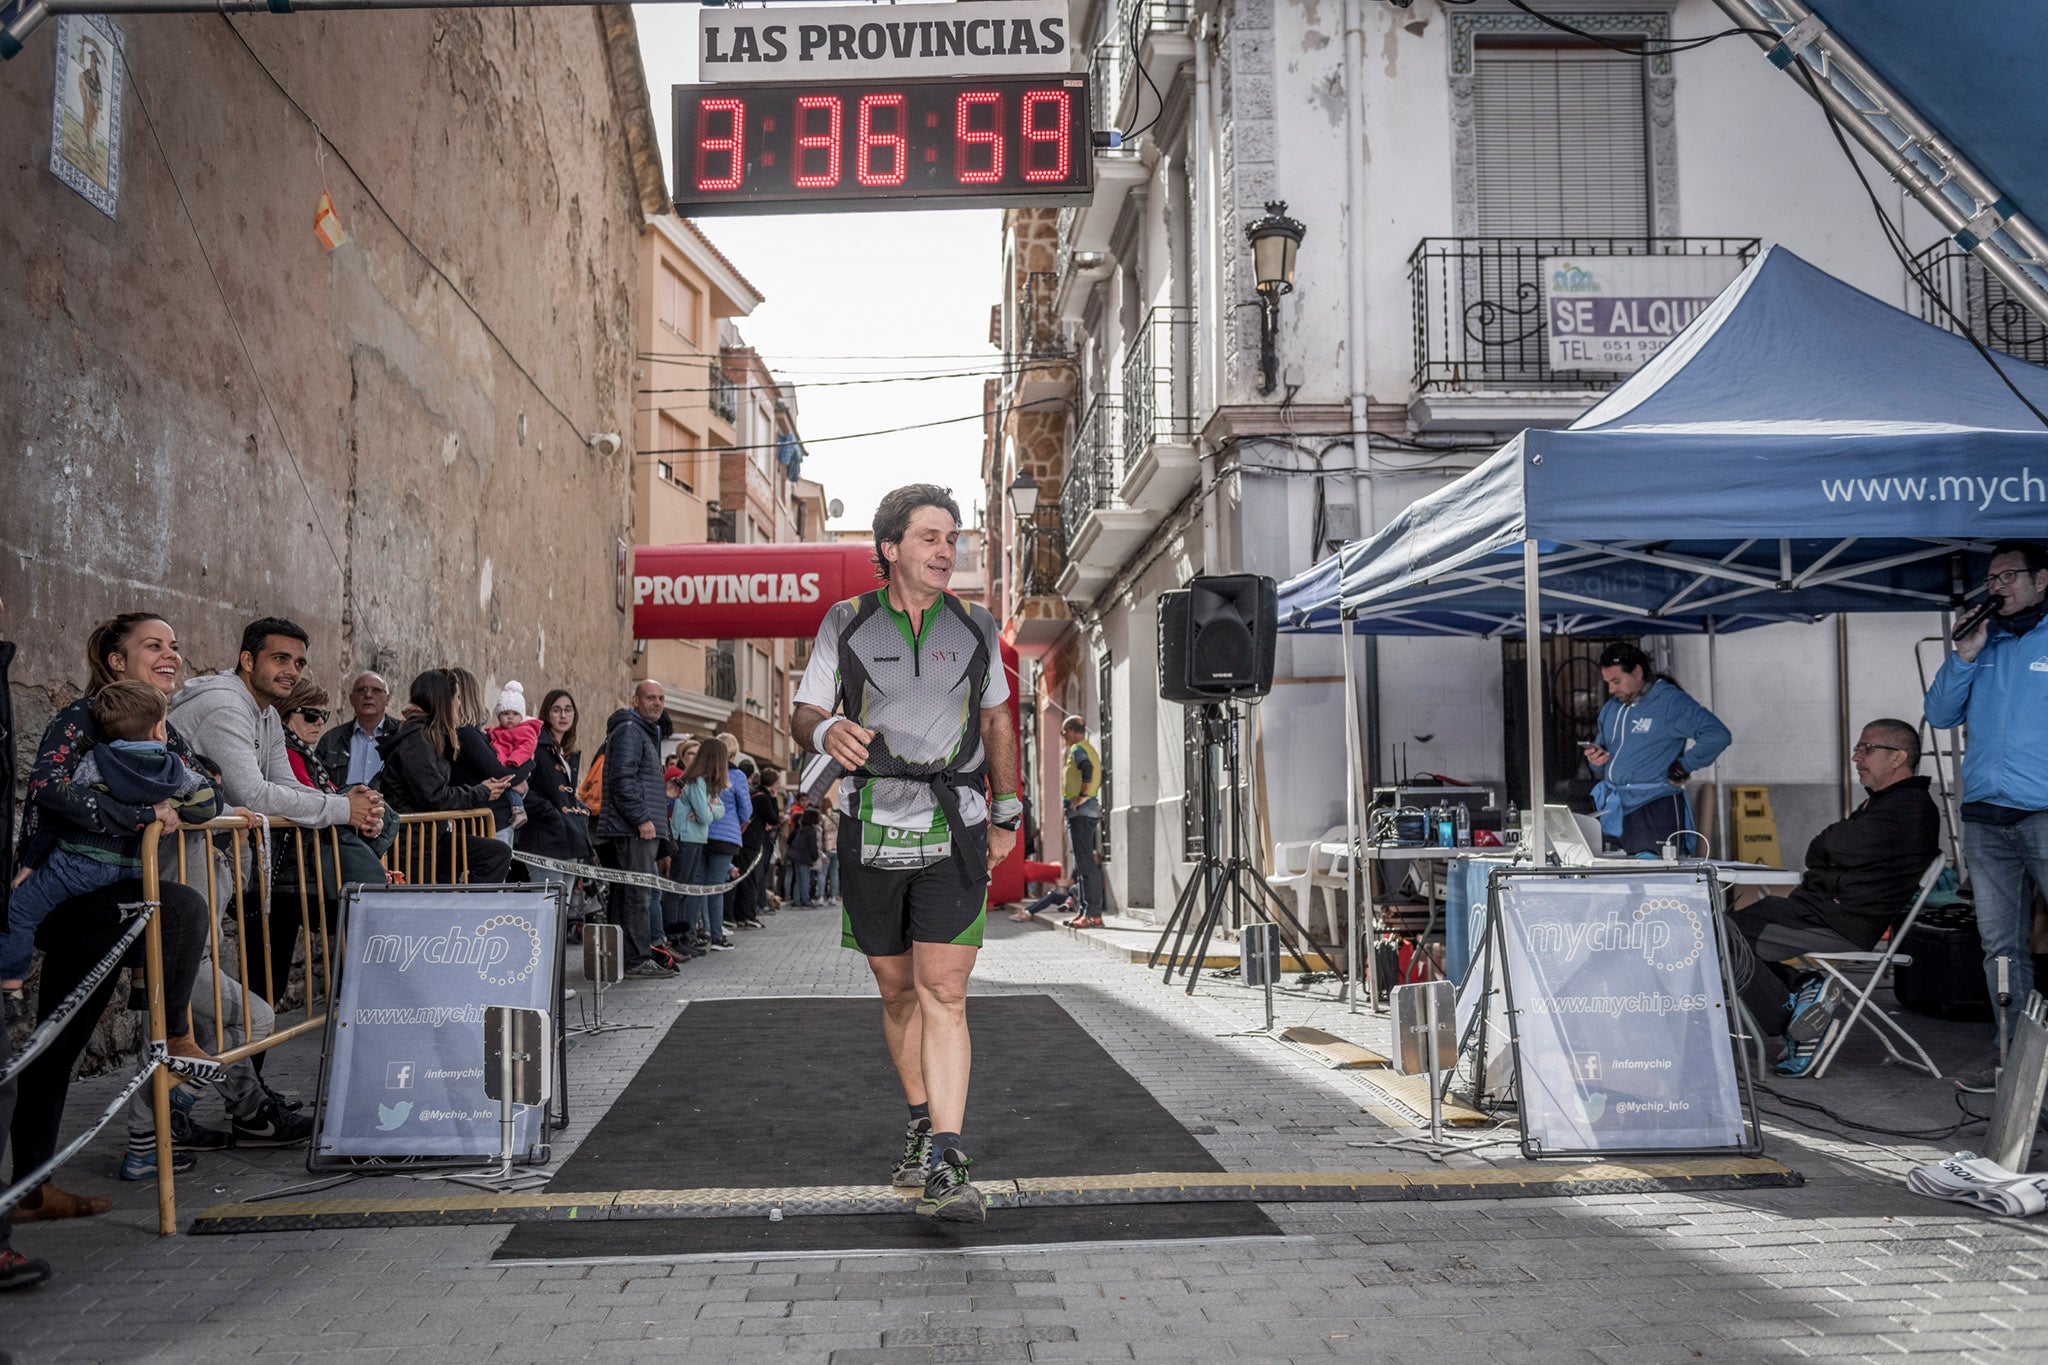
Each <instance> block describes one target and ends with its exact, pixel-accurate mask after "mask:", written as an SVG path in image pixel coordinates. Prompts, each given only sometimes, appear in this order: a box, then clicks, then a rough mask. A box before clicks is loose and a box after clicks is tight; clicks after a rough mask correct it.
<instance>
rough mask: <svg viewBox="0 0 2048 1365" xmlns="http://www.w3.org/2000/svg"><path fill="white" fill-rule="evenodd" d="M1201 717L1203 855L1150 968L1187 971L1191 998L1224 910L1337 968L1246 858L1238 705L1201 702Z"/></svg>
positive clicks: (1169, 972)
mask: <svg viewBox="0 0 2048 1365" xmlns="http://www.w3.org/2000/svg"><path fill="white" fill-rule="evenodd" d="M1200 717H1201V726H1202V782H1201V792H1200V799H1201V802H1202V816H1201V820H1202V856H1201V858H1200V860H1199V861H1198V862H1197V863H1196V865H1195V875H1194V876H1193V877H1191V878H1190V879H1189V880H1188V884H1187V885H1186V886H1185V887H1183V888H1181V893H1180V898H1179V899H1178V900H1177V901H1175V902H1174V906H1173V913H1172V914H1171V915H1169V916H1168V917H1167V920H1166V925H1165V927H1164V928H1162V929H1161V930H1160V933H1159V942H1158V943H1157V944H1156V945H1154V947H1153V949H1152V956H1151V957H1149V958H1147V959H1146V962H1145V965H1146V966H1148V967H1156V966H1158V965H1159V959H1160V957H1161V956H1162V955H1163V956H1164V957H1165V958H1166V970H1165V972H1164V973H1163V974H1162V976H1161V979H1162V980H1164V981H1172V980H1173V973H1174V969H1175V968H1176V967H1178V966H1182V965H1185V966H1186V968H1187V993H1188V994H1189V995H1193V994H1194V993H1195V982H1196V981H1197V980H1199V979H1200V977H1201V974H1202V963H1203V962H1204V961H1205V960H1206V959H1207V957H1208V955H1209V942H1210V940H1211V939H1212V938H1213V937H1214V936H1215V933H1216V926H1217V925H1218V924H1220V923H1221V922H1222V921H1223V915H1224V912H1225V911H1226V910H1237V911H1240V912H1242V913H1241V914H1240V915H1239V916H1238V920H1239V922H1240V923H1242V922H1245V921H1246V920H1249V919H1252V918H1257V919H1259V920H1263V921H1265V922H1266V923H1268V924H1275V925H1278V924H1285V925H1286V926H1287V928H1288V929H1289V930H1291V931H1292V932H1293V934H1294V936H1295V941H1296V942H1297V943H1305V944H1307V946H1308V947H1309V948H1310V949H1312V950H1314V951H1315V952H1316V953H1317V954H1318V955H1319V956H1320V957H1321V958H1322V959H1323V961H1324V962H1325V963H1334V962H1336V960H1337V959H1336V958H1335V956H1333V955H1332V953H1331V952H1330V950H1329V949H1326V948H1325V947H1324V946H1323V945H1322V944H1321V943H1319V942H1318V941H1317V940H1316V937H1315V935H1314V934H1313V933H1311V932H1310V930H1309V928H1308V926H1307V925H1306V924H1304V923H1302V922H1301V921H1300V920H1298V919H1296V918H1295V916H1294V911H1293V910H1291V909H1290V908H1288V905H1287V902H1286V901H1285V900H1283V899H1282V898H1281V896H1280V893H1279V892H1278V891H1275V890H1274V889H1273V887H1272V884H1271V883H1270V882H1268V881H1267V880H1266V878H1265V875H1264V874H1263V873H1261V872H1260V871H1259V869H1258V868H1257V866H1255V865H1254V864H1253V862H1252V861H1251V859H1250V858H1249V857H1247V856H1246V855H1245V838H1244V827H1245V819H1244V795H1243V790H1244V789H1243V786H1242V784H1241V783H1240V782H1239V780H1238V779H1239V771H1240V769H1239V762H1238V735H1239V727H1240V725H1241V723H1242V717H1241V716H1240V715H1239V714H1238V711H1237V708H1236V706H1235V705H1234V704H1232V703H1228V702H1204V703H1202V705H1201V712H1200ZM1219 754H1220V755H1221V757H1222V759H1223V775H1222V783H1221V785H1222V787H1223V789H1224V790H1225V791H1227V792H1229V794H1230V796H1229V800H1230V808H1229V815H1230V819H1229V821H1228V831H1227V839H1228V844H1229V846H1228V848H1227V850H1224V851H1223V853H1221V854H1219V851H1218V845H1219V843H1220V842H1222V837H1220V836H1225V831H1224V830H1223V829H1221V828H1220V827H1221V826H1223V825H1224V824H1225V821H1224V820H1223V819H1222V814H1223V813H1222V811H1220V810H1219V809H1218V806H1219V804H1220V803H1219V801H1218V795H1217V786H1218V782H1217V778H1216V760H1217V757H1218V755H1219ZM1189 795H1190V796H1194V795H1195V793H1193V792H1190V793H1189ZM1198 907H1199V908H1198ZM1168 939H1172V940H1173V948H1172V951H1171V952H1169V951H1168V950H1167V940H1168ZM1190 942H1192V945H1193V951H1192V952H1190V953H1189V954H1188V955H1187V956H1186V957H1182V955H1181V950H1182V948H1183V947H1184V946H1186V945H1188V944H1189V943H1190Z"/></svg>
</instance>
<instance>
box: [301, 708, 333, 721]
mask: <svg viewBox="0 0 2048 1365" xmlns="http://www.w3.org/2000/svg"><path fill="white" fill-rule="evenodd" d="M298 714H299V715H300V716H301V717H303V718H304V719H305V720H306V721H308V722H309V723H311V724H313V725H325V724H326V723H327V713H326V712H325V711H322V710H321V709H320V708H319V707H317V706H301V707H300V708H299V711H298Z"/></svg>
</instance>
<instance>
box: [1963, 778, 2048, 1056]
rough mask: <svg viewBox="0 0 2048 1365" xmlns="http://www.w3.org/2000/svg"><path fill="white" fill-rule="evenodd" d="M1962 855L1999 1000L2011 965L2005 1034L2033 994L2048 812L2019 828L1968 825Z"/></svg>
mask: <svg viewBox="0 0 2048 1365" xmlns="http://www.w3.org/2000/svg"><path fill="white" fill-rule="evenodd" d="M1963 854H1964V856H1965V857H1966V858H1967V859H1968V861H1969V864H1970V886H1971V888H1972V889H1973V890H1974V891H1975V892H1976V896H1977V934H1978V936H1979V937H1981V938H1982V939H1983V940H1984V980H1985V982H1986V984H1987V985H1989V986H1990V988H1991V998H1992V999H1993V1000H1994V1001H1995V1000H1997V999H1998V958H1999V956H2000V955H2001V954H2002V955H2004V957H2005V958H2006V959H2007V961H2008V962H2009V963H2010V970H2009V971H2008V972H2007V973H2006V988H2007V989H2008V990H2010V991H2011V992H2012V1003H2013V1008H2011V1009H2009V1010H2007V1011H2006V1015H2005V1020H2006V1033H2007V1036H2010V1035H2011V1033H2012V1026H2013V1021H2014V1020H2015V1019H2016V1018H2017V1017H2018V1014H2019V1011H2020V1010H2021V1009H2023V1008H2024V1007H2025V1006H2026V1002H2027V992H2029V991H2031V990H2033V989H2034V957H2033V950H2032V940H2033V928H2034V893H2033V887H2030V886H2029V885H2028V884H2027V883H2028V879H2029V878H2030V877H2031V878H2032V881H2033V885H2034V886H2040V887H2048V811H2037V812H2035V813H2034V814H2032V815H2029V816H2028V817H2027V818H2026V819H2024V820H2022V821H2020V822H2019V823H2018V824H2016V825H1986V824H1979V823H1978V822H1976V821H1974V820H1965V821H1964V822H1963Z"/></svg>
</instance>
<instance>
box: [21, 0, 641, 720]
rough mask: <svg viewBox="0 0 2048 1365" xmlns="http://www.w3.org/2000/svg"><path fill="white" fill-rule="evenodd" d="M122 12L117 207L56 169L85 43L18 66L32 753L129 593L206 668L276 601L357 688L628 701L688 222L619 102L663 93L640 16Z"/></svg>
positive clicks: (27, 714) (24, 552) (24, 655)
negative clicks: (612, 448) (643, 314)
mask: <svg viewBox="0 0 2048 1365" xmlns="http://www.w3.org/2000/svg"><path fill="white" fill-rule="evenodd" d="M594 14H595V17H593V15H594ZM622 24H623V33H624V35H625V46H624V48H623V50H624V51H625V52H627V53H629V54H631V65H630V69H628V68H626V67H623V66H622V67H621V69H620V70H619V71H618V72H617V73H616V74H615V72H614V69H613V68H614V64H615V59H616V58H617V57H618V55H619V51H620V49H619V46H618V42H617V40H618V35H619V34H620V32H621V25H622ZM121 27H122V30H123V33H124V35H125V45H126V59H127V63H128V79H127V81H126V82H125V87H124V92H123V93H124V95H125V106H124V108H123V110H122V117H123V122H124V128H123V131H122V136H121V147H120V151H121V163H122V165H121V186H120V203H119V213H118V217H117V218H114V219H109V218H107V217H106V216H104V215H103V214H101V213H100V212H99V211H98V210H97V209H96V208H94V207H93V206H92V205H91V204H89V203H87V202H86V200H84V199H83V198H81V197H79V196H78V195H77V194H74V193H73V192H72V191H71V190H70V189H68V188H67V187H65V186H64V185H63V184H62V183H61V182H60V181H58V180H57V179H56V178H55V177H54V176H53V175H51V174H50V172H49V171H48V169H47V166H48V163H49V151H50V147H49V139H50V132H49V125H50V109H51V85H52V77H53V71H52V66H53V62H54V60H55V57H54V46H55V41H54V40H55V36H56V25H55V24H54V23H52V24H50V25H47V26H46V27H45V29H44V30H43V31H42V32H41V33H39V34H37V35H36V36H35V38H34V39H32V40H31V42H30V43H29V45H28V50H27V51H25V52H24V53H23V54H22V55H21V56H20V57H18V58H17V59H16V60H14V61H13V62H11V63H9V64H7V65H6V66H4V67H0V204H4V205H5V206H6V207H5V210H4V212H0V266H4V269H0V373H4V374H5V376H6V379H5V381H4V382H5V384H6V390H7V397H6V400H5V401H0V488H4V489H5V490H6V492H5V497H4V501H0V598H4V600H5V602H6V607H7V616H6V618H5V620H4V622H0V629H4V630H5V631H6V633H7V634H9V635H11V636H13V637H14V638H16V639H18V640H20V642H21V646H22V649H21V656H20V659H19V661H18V662H17V664H16V669H15V682H16V685H17V697H18V699H19V701H20V704H21V706H22V715H21V722H22V723H21V727H20V728H21V730H22V731H23V732H24V735H25V739H26V742H27V743H29V744H33V742H34V737H35V735H36V733H37V731H38V730H39V728H40V724H41V721H42V719H43V718H44V715H45V714H46V711H45V708H46V707H47V706H48V704H49V703H50V701H51V700H52V699H56V700H61V699H63V698H64V697H66V696H69V695H72V694H75V692H76V690H77V689H78V687H79V686H80V685H81V684H82V682H83V681H84V667H83V659H82V656H83V644H84V639H85V634H86V632H87V630H89V629H90V627H91V624H92V623H93V622H94V621H95V620H97V619H99V618H101V617H104V616H106V615H109V614H112V613H114V612H117V611H122V610H128V609H133V608H147V609H149V610H153V611H158V612H161V613H163V614H164V615H165V616H166V617H168V618H169V619H170V620H171V621H172V623H173V624H174V625H175V626H176V627H177V629H178V632H179V635H180V637H181V640H182V642H183V644H184V647H185V652H186V656H187V659H188V661H189V665H190V667H191V669H192V670H194V671H196V670H200V669H210V668H220V667H224V666H227V665H229V664H231V663H232V662H233V651H234V648H235V641H236V640H237V638H238V636H239V632H240V629H241V626H242V624H243V623H244V622H246V621H247V620H248V619H250V618H251V617H254V616H257V615H262V614H267V613H278V614H283V615H287V616H291V617H293V618H295V619H297V620H299V621H300V622H301V623H303V624H304V625H305V626H306V627H307V628H308V629H309V630H310V631H311V632H312V635H313V661H314V669H315V675H316V676H317V677H318V678H320V679H321V680H322V681H323V682H325V683H327V684H328V685H329V686H330V687H332V686H334V685H336V684H338V683H340V681H341V679H342V677H343V676H344V674H345V673H346V672H347V671H349V670H352V669H354V668H358V667H363V666H375V667H378V668H380V669H382V670H383V671H385V672H386V673H388V674H389V675H390V676H391V679H392V682H393V684H394V686H395V687H396V688H398V689H400V691H401V695H402V690H403V688H404V686H405V684H406V682H407V681H408V680H409V679H410V677H411V676H412V674H413V673H414V672H415V671H417V670H418V669H420V668H422V667H425V666H430V665H434V664H441V663H460V664H463V665H466V666H468V667H469V668H471V669H472V670H474V671H475V672H476V673H477V674H478V675H479V676H480V677H483V678H485V679H486V680H487V682H489V683H492V684H495V683H496V682H498V681H501V680H503V679H506V678H511V677H517V678H519V679H520V680H521V681H522V682H524V683H525V685H526V690H527V695H528V697H529V698H530V699H531V700H532V701H533V702H534V703H535V704H536V705H537V704H538V702H539V700H540V696H541V693H542V690H543V689H544V688H545V687H547V686H549V685H553V684H563V685H567V686H569V687H571V688H573V689H575V690H576V691H577V692H578V694H579V696H580V697H581V698H582V699H583V703H584V709H585V711H586V713H592V712H595V713H596V714H597V715H599V716H601V715H602V714H604V713H605V712H606V711H608V710H609V709H610V707H611V705H612V704H613V702H614V700H615V698H616V697H618V696H619V695H620V693H621V691H622V690H623V687H624V685H625V683H626V680H627V672H628V661H629V658H630V654H629V641H628V630H629V628H628V622H627V619H626V617H625V615H624V614H623V613H622V612H620V611H619V610H618V608H617V607H616V605H615V603H614V593H613V561H612V547H613V544H614V538H615V537H617V536H619V535H621V534H623V533H624V527H625V526H626V522H627V497H628V468H629V460H630V458H631V446H632V436H631V433H632V431H633V423H632V420H631V416H632V407H633V396H632V383H631V378H630V375H631V365H632V351H633V343H632V304H633V297H632V296H633V293H634V291H635V289H636V288H637V285H636V281H637V278H638V276H637V246H636V243H637V239H638V235H639V232H640V230H641V223H642V217H641V214H642V210H643V207H644V206H646V203H647V200H648V198H649V197H650V196H651V198H652V200H653V202H654V204H656V205H658V204H659V201H660V190H659V186H658V183H655V184H653V185H652V186H650V184H649V170H650V167H651V164H652V163H651V162H650V161H649V160H648V158H647V156H646V155H645V154H644V146H643V145H642V144H644V143H646V142H647V140H648V134H649V131H650V125H649V124H648V123H647V115H646V113H645V111H644V109H642V110H638V111H636V110H635V108H634V105H633V104H632V103H631V101H630V99H627V100H621V99H620V98H619V97H618V96H617V95H616V94H615V90H617V89H618V88H620V86H622V85H623V86H625V87H627V88H628V89H629V90H631V91H632V92H635V93H638V92H639V91H641V90H643V89H644V87H640V86H639V85H638V82H639V81H640V73H639V70H638V57H637V52H635V51H634V50H633V49H632V47H631V42H632V28H631V20H630V14H629V13H628V12H626V11H596V12H593V11H590V10H576V9H564V10H488V11H468V12H458V11H445V12H410V13H391V14H382V15H378V14H337V15H330V16H291V17H271V16H243V17H238V18H235V19H232V20H230V19H227V18H223V17H221V16H218V15H214V16H180V17H150V18H134V19H129V20H125V21H123V22H122V24H121ZM608 33H609V34H610V35H612V39H613V47H612V49H611V50H610V51H608V48H607V34H608ZM639 97H640V98H641V99H642V100H643V101H644V94H640V96H639ZM315 120H317V123H318V127H319V129H320V132H321V133H324V134H325V137H326V139H327V140H328V141H327V143H326V145H325V146H324V147H323V146H322V143H321V139H320V138H319V137H318V136H316V134H315V131H314V121H315ZM635 148H638V149H640V151H641V152H642V154H641V155H640V156H639V157H638V158H637V160H638V163H639V174H638V178H637V179H636V173H635V164H636V158H635V156H634V154H633V150H634V149H635ZM654 178H655V180H656V181H657V182H658V172H656V173H655V177H654ZM323 188H324V189H327V190H330V191H331V192H332V193H333V196H334V201H335V204H336V207H337V208H338V210H339V213H340V219H341V222H342V224H343V226H344V227H345V229H346V231H347V233H348V236H349V240H348V242H347V243H346V244H345V245H343V246H342V247H341V248H340V249H338V250H335V251H332V252H329V251H327V250H326V249H324V248H323V247H322V245H321V243H320V242H319V240H318V239H317V238H316V237H315V235H314V233H313V216H314V209H315V204H316V201H317V200H318V198H319V195H320V193H321V191H322V189H323ZM181 192H182V202H181ZM216 276H217V277H218V285H216V283H215V277H216ZM223 294H225V301H224V300H223ZM238 330H239V334H240V335H239V338H238V336H237V331H238ZM244 342H246V353H245V348H244V344H243V343H244ZM252 361H253V372H252ZM259 379H260V388H259V383H258V381H259ZM592 432H617V433H621V434H622V436H623V437H624V441H625V444H624V446H623V447H622V448H621V449H619V450H618V451H616V452H614V453H611V454H608V455H604V456H600V455H597V454H594V453H593V452H592V451H591V449H590V448H589V447H588V445H587V444H586V437H587V436H588V435H589V434H590V433H592ZM339 700H340V698H338V697H337V701H339ZM589 719H593V717H591V716H590V715H589V714H586V720H589Z"/></svg>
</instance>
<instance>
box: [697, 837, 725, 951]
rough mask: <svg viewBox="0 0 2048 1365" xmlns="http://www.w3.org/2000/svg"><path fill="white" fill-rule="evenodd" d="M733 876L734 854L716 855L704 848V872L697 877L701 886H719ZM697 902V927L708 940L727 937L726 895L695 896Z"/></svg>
mask: <svg viewBox="0 0 2048 1365" xmlns="http://www.w3.org/2000/svg"><path fill="white" fill-rule="evenodd" d="M731 875H732V854H730V853H715V852H713V851H712V850H711V848H710V847H709V846H708V845H706V846H704V870H703V871H702V872H701V873H700V874H699V875H698V877H697V884H698V885H699V886H718V885H720V884H721V883H723V882H724V881H725V879H726V878H727V877H729V876H731ZM691 899H692V900H694V901H696V902H697V927H698V928H699V929H700V930H702V931H703V934H704V937H705V938H708V939H720V938H724V937H725V893H724V892H720V893H719V894H718V895H715V896H693V897H691Z"/></svg>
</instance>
